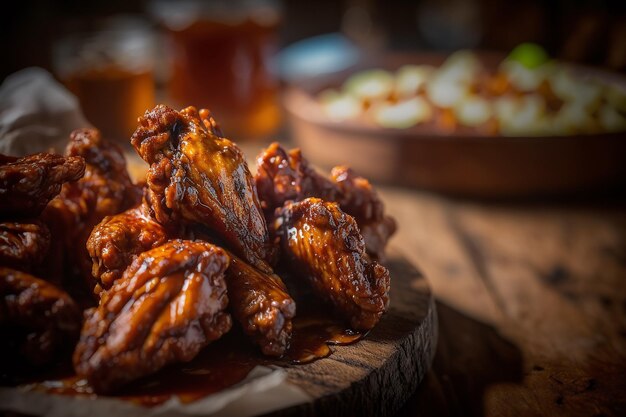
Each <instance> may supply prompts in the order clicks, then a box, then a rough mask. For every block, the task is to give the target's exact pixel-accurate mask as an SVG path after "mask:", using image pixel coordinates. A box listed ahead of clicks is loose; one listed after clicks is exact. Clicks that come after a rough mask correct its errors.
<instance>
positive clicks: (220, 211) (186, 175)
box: [131, 105, 275, 273]
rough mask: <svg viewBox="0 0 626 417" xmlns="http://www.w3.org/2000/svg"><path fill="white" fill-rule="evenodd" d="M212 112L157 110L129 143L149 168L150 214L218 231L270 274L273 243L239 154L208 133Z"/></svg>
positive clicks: (231, 145) (239, 252)
mask: <svg viewBox="0 0 626 417" xmlns="http://www.w3.org/2000/svg"><path fill="white" fill-rule="evenodd" d="M202 115H204V117H207V118H208V117H209V116H208V113H207V112H206V111H204V110H202V111H201V114H199V113H198V111H197V110H196V109H195V108H194V107H188V108H186V109H184V110H181V111H180V112H178V111H175V110H172V109H170V108H169V107H166V106H163V105H159V106H157V107H155V108H154V109H153V110H151V111H148V112H146V114H145V115H144V116H143V117H141V118H140V119H139V123H140V125H139V127H138V128H137V130H136V131H135V133H134V134H133V136H132V138H131V143H132V144H133V146H134V147H135V149H136V150H137V152H138V153H139V155H140V156H141V157H142V158H143V159H144V160H145V161H146V162H148V163H149V164H150V170H149V172H148V176H147V183H148V188H149V192H150V201H151V203H152V209H153V210H154V212H155V216H156V219H157V220H158V221H159V222H160V223H162V224H170V223H176V222H179V221H186V222H188V223H191V224H201V225H204V226H206V227H207V228H208V229H211V230H212V231H213V232H215V233H216V234H217V235H219V237H220V238H221V239H223V240H224V241H225V242H226V244H227V245H228V246H229V247H230V248H231V249H232V251H233V252H235V253H236V254H237V255H238V256H240V257H241V258H242V259H244V260H245V261H246V262H248V263H250V264H251V265H253V266H254V267H256V268H258V269H260V270H261V271H263V272H267V273H271V272H272V270H271V268H270V267H269V265H268V262H269V263H271V262H273V259H274V249H275V248H274V247H273V245H272V244H271V243H270V239H269V233H268V231H267V225H266V223H265V218H264V217H263V214H262V212H261V208H260V204H259V201H258V197H257V194H256V189H255V186H254V181H253V178H252V175H251V174H250V171H249V170H248V165H247V164H246V161H245V158H244V156H243V154H242V153H241V150H240V149H239V148H238V147H237V145H235V144H234V143H233V142H231V141H230V140H228V139H226V138H222V137H219V136H216V135H215V134H214V133H212V132H215V131H216V130H215V129H212V130H210V129H207V124H209V125H211V123H207V120H208V119H207V118H205V119H204V120H203V119H202Z"/></svg>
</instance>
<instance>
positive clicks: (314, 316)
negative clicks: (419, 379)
mask: <svg viewBox="0 0 626 417" xmlns="http://www.w3.org/2000/svg"><path fill="white" fill-rule="evenodd" d="M306 299H310V297H305V300H306ZM297 305H298V312H297V314H296V317H295V318H294V321H293V333H292V338H291V344H290V347H289V349H288V350H287V352H286V353H285V355H284V356H283V357H282V358H271V357H267V356H263V355H262V354H261V352H260V351H259V349H258V347H256V346H254V345H253V344H252V343H251V342H250V341H249V339H248V338H246V336H245V335H244V334H243V333H242V332H241V330H240V329H239V328H237V327H235V328H233V329H232V330H231V331H230V332H229V333H227V334H225V335H224V336H223V337H222V338H221V339H219V340H217V341H215V342H213V343H212V344H210V345H209V346H207V347H206V348H205V349H204V350H203V351H202V352H200V354H199V355H198V356H197V357H196V358H194V359H193V360H192V361H190V362H188V363H179V364H175V365H171V366H169V367H167V368H164V369H162V370H161V371H159V372H157V373H155V374H154V375H150V376H148V377H145V378H143V379H140V380H137V381H135V382H133V383H131V384H128V385H127V386H124V387H122V388H121V389H120V391H119V392H117V393H113V394H109V395H107V397H114V398H120V399H124V400H127V401H131V402H134V403H137V404H141V405H143V406H157V405H159V404H162V403H164V402H166V401H167V400H169V399H170V398H172V397H173V396H177V397H178V399H179V400H180V401H181V402H182V403H189V402H193V401H196V400H199V399H201V398H203V397H206V396H207V395H210V394H214V393H216V392H219V391H222V390H224V389H226V388H228V387H230V386H233V385H236V384H237V383H239V382H241V381H243V380H244V379H245V378H246V376H247V375H248V374H249V373H250V371H252V369H254V367H255V366H257V365H261V366H281V367H288V366H292V365H299V364H306V363H310V362H312V361H315V360H317V359H320V358H325V357H327V356H329V355H330V354H331V353H332V350H331V348H330V346H329V345H347V344H352V343H355V342H357V341H358V340H360V339H361V338H362V337H363V336H364V334H363V333H360V332H356V331H353V330H351V329H349V328H348V327H347V325H346V324H345V323H343V321H342V320H341V319H339V318H337V317H336V316H335V315H333V313H332V312H331V309H330V308H327V307H326V306H323V305H322V304H321V303H319V302H318V301H317V300H315V302H306V301H304V300H302V299H301V300H299V301H298V303H297ZM14 385H15V384H14ZM23 386H25V387H26V388H27V389H31V390H36V391H44V392H48V393H51V394H61V395H72V396H89V397H93V398H97V397H98V395H97V394H95V393H94V392H93V390H92V388H91V387H90V386H89V385H88V384H87V382H86V381H85V380H83V379H79V378H78V377H76V376H75V375H74V374H73V372H72V371H71V367H70V366H69V364H68V365H66V366H64V367H62V369H58V370H55V371H54V372H50V373H48V374H46V375H41V376H40V377H39V378H37V379H35V380H32V381H31V382H30V383H28V384H26V385H23Z"/></svg>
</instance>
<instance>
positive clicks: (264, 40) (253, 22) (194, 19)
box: [151, 0, 280, 140]
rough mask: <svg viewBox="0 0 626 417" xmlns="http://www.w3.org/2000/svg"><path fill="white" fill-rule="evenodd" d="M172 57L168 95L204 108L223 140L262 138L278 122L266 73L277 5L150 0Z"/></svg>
mask: <svg viewBox="0 0 626 417" xmlns="http://www.w3.org/2000/svg"><path fill="white" fill-rule="evenodd" d="M151 8H152V12H153V14H154V15H155V16H156V17H157V18H158V19H159V20H160V22H161V23H162V25H163V27H164V29H165V40H166V45H167V46H168V51H169V53H170V65H169V80H168V82H167V97H168V99H169V101H170V102H171V104H173V105H175V106H176V107H183V106H189V105H193V106H196V107H207V108H209V109H211V111H212V112H213V113H214V114H215V117H216V119H217V120H218V122H219V123H220V125H221V127H222V130H223V131H224V132H225V133H226V135H227V136H229V137H232V138H234V139H237V140H243V139H252V138H260V137H265V136H267V135H269V134H271V133H273V132H274V131H275V130H276V128H277V127H278V125H279V124H280V110H279V106H278V102H277V101H278V96H277V93H278V82H277V80H276V78H275V76H274V74H273V73H272V71H270V58H271V57H272V55H273V54H274V53H275V51H276V29H277V27H278V24H279V21H280V10H279V8H278V5H277V3H276V2H273V1H267V0H256V1H245V0H230V1H193V0H184V1H163V0H162V1H154V2H152V4H151Z"/></svg>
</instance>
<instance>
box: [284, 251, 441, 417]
mask: <svg viewBox="0 0 626 417" xmlns="http://www.w3.org/2000/svg"><path fill="white" fill-rule="evenodd" d="M399 253H400V252H399V250H398V249H392V250H391V251H390V257H389V261H388V262H387V263H386V265H387V266H388V267H389V270H390V273H391V280H392V281H391V304H390V307H389V310H388V311H387V313H386V314H385V315H384V316H383V318H382V319H381V321H380V323H379V324H378V325H377V326H376V327H375V328H374V329H373V330H372V331H371V332H370V333H369V334H368V335H367V336H366V337H365V338H364V339H363V340H361V341H359V342H358V343H356V344H354V345H348V346H335V347H333V353H332V355H331V356H330V357H328V358H325V359H321V360H318V361H316V362H313V363H311V364H307V365H295V366H292V367H290V368H288V369H287V372H288V375H289V376H288V379H289V382H291V383H293V384H295V385H297V386H299V387H300V388H302V389H303V390H305V391H306V392H307V393H309V394H310V395H312V396H313V397H314V398H316V400H315V401H314V402H312V403H309V404H305V405H302V406H297V407H293V408H291V409H287V410H283V411H282V412H280V413H278V414H273V415H280V416H290V415H319V416H346V415H359V416H387V415H391V414H393V413H394V412H396V411H397V410H398V409H399V408H400V407H401V406H402V404H403V403H404V402H405V401H406V400H407V398H408V397H409V396H410V395H411V393H412V392H413V391H414V390H415V389H416V387H417V385H418V384H419V382H420V381H421V380H422V378H423V377H424V375H425V374H426V372H427V371H428V368H429V367H430V364H431V361H432V358H433V357H434V354H435V349H436V344H437V342H436V341H437V313H436V310H435V304H434V299H433V297H432V293H431V291H430V288H429V286H428V284H427V282H426V280H425V279H424V276H423V275H421V274H420V272H418V271H417V270H416V269H415V268H414V267H413V266H411V265H410V264H409V263H408V262H407V261H406V259H404V258H403V257H402V256H401V255H400V254H399Z"/></svg>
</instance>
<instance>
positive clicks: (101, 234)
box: [87, 203, 169, 293]
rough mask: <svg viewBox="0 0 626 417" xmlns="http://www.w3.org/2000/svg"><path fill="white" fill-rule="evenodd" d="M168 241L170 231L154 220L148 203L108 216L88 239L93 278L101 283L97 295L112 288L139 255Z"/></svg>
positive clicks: (97, 288)
mask: <svg viewBox="0 0 626 417" xmlns="http://www.w3.org/2000/svg"><path fill="white" fill-rule="evenodd" d="M168 239H169V236H168V233H167V231H166V230H165V228H164V227H163V226H161V225H160V224H159V223H157V222H156V220H154V219H153V218H152V216H151V214H150V210H149V208H148V207H147V206H146V204H145V203H142V204H140V205H139V206H137V207H135V208H132V209H129V210H126V211H124V212H122V213H119V214H116V215H114V216H107V217H105V218H104V219H103V220H102V221H101V222H100V223H99V224H98V225H97V226H96V227H94V229H93V230H92V232H91V235H90V236H89V239H88V240H87V251H88V252H89V256H90V257H91V260H92V262H93V267H92V275H93V277H94V278H95V279H96V280H97V281H98V283H97V285H96V288H95V292H96V293H99V292H100V291H102V290H108V289H109V288H111V286H112V285H113V283H114V282H115V281H117V280H118V279H119V278H121V276H122V274H123V273H124V270H125V269H126V268H127V267H128V266H129V265H130V264H131V262H132V261H133V260H134V259H135V258H136V257H137V256H138V255H139V254H141V253H143V252H145V251H147V250H149V249H152V248H154V247H156V246H161V245H162V244H164V243H165V242H166V241H167V240H168Z"/></svg>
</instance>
